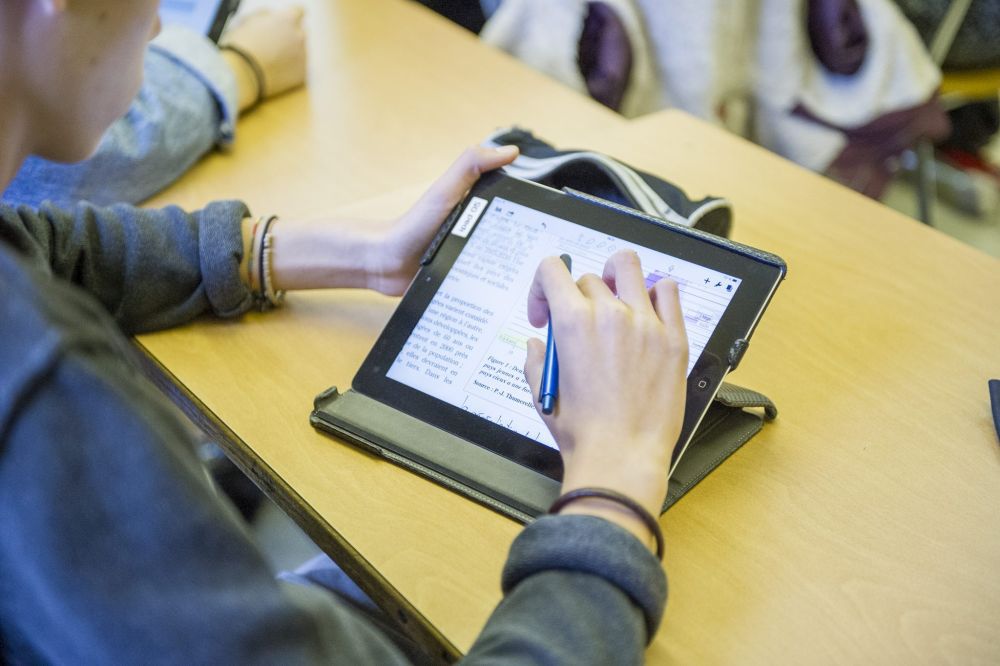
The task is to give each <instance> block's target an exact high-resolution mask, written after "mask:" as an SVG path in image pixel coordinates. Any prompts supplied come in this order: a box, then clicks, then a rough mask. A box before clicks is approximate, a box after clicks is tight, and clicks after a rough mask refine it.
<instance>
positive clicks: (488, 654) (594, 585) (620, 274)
mask: <svg viewBox="0 0 1000 666" xmlns="http://www.w3.org/2000/svg"><path fill="white" fill-rule="evenodd" d="M157 4H158V3H157V0H6V1H5V2H3V3H0V84H2V86H3V89H4V90H5V93H6V94H5V100H4V104H3V105H2V106H0V187H2V186H4V185H6V184H7V183H8V182H9V181H10V179H11V178H12V177H13V175H14V174H15V173H16V172H17V170H18V169H19V168H20V167H21V164H22V163H23V161H24V160H25V159H26V158H27V156H28V155H30V154H36V155H40V156H43V157H45V158H47V159H51V160H56V161H63V162H70V161H75V160H80V159H82V158H84V157H86V156H88V155H90V154H91V153H92V152H93V150H94V149H95V147H96V146H97V144H98V142H99V140H100V137H101V136H102V135H103V133H104V131H105V130H106V129H107V127H108V126H109V125H110V124H111V123H112V122H113V121H114V120H115V119H116V118H117V117H119V116H120V115H121V113H123V112H124V110H125V109H126V108H127V107H128V104H129V103H130V101H131V100H132V98H133V97H134V95H135V93H136V91H137V90H138V88H139V85H140V83H141V80H142V57H141V56H142V53H143V51H144V49H145V45H146V42H147V41H148V40H149V39H150V38H151V37H152V36H153V35H155V33H156V32H157V30H158V27H159V26H158V19H157ZM516 154H517V151H516V149H513V148H510V147H506V148H497V149H493V148H474V149H470V150H468V151H467V152H466V153H464V154H463V156H462V157H461V158H459V160H458V161H457V162H456V163H455V164H454V165H453V166H452V168H451V169H449V170H448V171H447V172H446V173H445V174H444V176H443V177H442V178H441V179H440V180H438V181H437V182H436V183H435V184H434V185H433V186H432V187H431V188H430V189H429V190H428V192H427V193H426V194H425V195H424V196H423V197H422V198H421V199H420V200H419V201H418V202H417V203H416V204H415V205H414V207H413V208H412V209H411V210H410V211H409V212H408V213H406V214H404V215H403V216H402V217H401V218H399V219H398V220H395V221H393V222H391V223H388V224H386V225H385V226H383V227H378V228H376V227H365V228H358V227H357V225H356V223H353V222H351V221H337V220H329V219H327V220H315V221H311V222H303V221H296V220H291V219H276V218H275V217H274V216H271V215H267V216H261V217H258V218H256V220H255V219H254V217H252V216H251V215H250V212H249V211H248V210H247V208H246V207H245V206H244V205H243V204H242V203H240V202H236V201H224V202H216V203H213V204H210V205H209V206H207V207H206V208H205V209H203V210H201V211H198V212H195V213H185V212H183V211H181V210H180V209H178V208H175V207H172V208H166V209H163V210H142V209H137V208H133V207H131V206H127V205H117V206H113V207H110V208H99V207H95V206H93V205H91V204H79V205H77V206H75V207H74V208H73V209H70V210H63V209H60V208H57V207H54V206H52V205H45V206H42V207H41V208H38V209H33V208H31V207H28V206H19V207H16V208H13V207H9V206H0V339H2V340H3V341H4V343H3V345H0V534H2V535H3V538H2V539H0V581H3V594H2V595H0V660H2V661H4V662H5V663H39V662H44V663H150V662H163V663H240V664H244V663H245V664H251V663H280V664H294V663H318V662H323V663H345V664H359V663H369V664H380V665H381V664H394V663H405V662H406V661H407V656H406V654H404V652H403V651H401V650H400V649H399V647H397V643H396V642H394V641H393V639H392V636H391V635H390V634H389V633H387V632H386V631H385V630H384V627H380V626H379V624H378V622H377V621H373V619H372V618H371V617H370V616H368V615H366V614H364V613H362V612H361V611H359V610H358V609H357V608H356V606H354V605H352V602H351V601H350V600H348V599H346V598H344V597H341V596H338V595H336V594H335V593H334V592H332V591H330V590H327V589H322V588H320V587H317V586H316V585H298V584H292V583H288V582H280V581H276V580H275V579H274V578H272V577H271V575H270V574H269V572H268V569H267V565H266V563H265V561H264V559H263V557H262V556H261V554H260V553H259V552H258V550H257V549H256V548H255V546H254V544H253V543H252V541H251V539H250V537H249V536H248V534H247V532H246V528H245V526H244V524H243V523H242V522H241V521H239V520H238V518H237V517H236V515H235V513H234V512H233V510H232V508H231V507H230V506H228V505H227V504H225V502H224V501H223V500H222V499H220V497H219V496H218V495H217V494H216V493H215V492H214V491H213V488H212V487H211V485H210V483H209V481H208V479H207V478H206V475H205V474H204V473H203V472H202V469H201V467H200V466H199V464H198V460H197V457H196V455H195V454H194V452H193V448H194V446H195V440H194V437H193V436H192V433H191V429H190V426H189V424H187V423H186V422H184V421H183V420H182V419H181V418H180V417H179V415H178V414H177V413H176V411H175V410H174V409H173V408H172V407H171V405H169V404H168V403H166V402H165V399H164V397H163V396H162V395H161V394H160V393H159V392H158V391H157V390H156V389H155V388H154V387H153V386H152V385H151V384H149V383H148V382H147V381H145V380H144V379H143V378H142V376H141V374H140V373H139V372H138V371H137V370H136V368H135V367H134V366H133V365H132V364H131V363H130V362H129V356H130V353H129V346H128V341H127V339H126V338H125V336H124V334H129V333H136V332H139V331H150V330H155V329H160V328H164V327H168V326H173V325H177V324H181V323H184V322H186V321H189V320H190V319H192V318H193V317H196V316H199V315H201V314H202V313H214V314H215V315H217V316H221V317H237V316H239V315H240V314H241V313H243V312H245V311H246V310H248V309H249V308H250V307H252V306H254V305H258V306H260V307H261V308H265V309H266V308H268V307H273V306H275V305H277V304H278V303H279V302H280V292H281V291H282V290H285V289H288V290H293V289H311V288H334V287H368V288H371V289H375V290H378V291H380V292H383V293H386V294H395V295H398V294H401V293H402V292H403V291H404V290H405V289H406V287H407V285H408V284H409V281H410V280H411V279H412V277H413V275H414V273H415V272H416V270H417V267H418V263H419V257H420V254H421V252H422V250H423V248H424V247H425V246H426V244H427V243H428V242H429V240H430V239H431V237H432V236H433V234H434V233H435V231H436V230H437V229H438V227H439V225H440V224H441V222H442V220H444V218H445V216H446V215H447V214H448V212H449V211H450V210H451V209H452V208H453V206H454V205H456V203H457V202H458V201H460V200H461V198H462V197H463V195H464V193H465V192H466V191H467V190H468V189H469V188H470V187H471V186H472V185H473V184H474V183H475V181H476V179H477V178H478V176H479V174H480V173H482V172H484V171H488V170H491V169H495V168H498V167H500V166H503V165H504V164H507V163H509V162H510V161H511V160H513V159H514V157H515V156H516ZM528 312H529V317H530V319H531V320H532V322H534V323H536V324H538V323H541V322H542V321H544V320H545V319H548V318H551V321H552V325H553V328H554V331H555V335H556V336H557V337H558V339H559V353H560V357H561V359H560V360H561V361H562V373H561V376H560V384H561V385H560V391H561V395H560V402H559V405H558V407H557V410H556V412H555V413H553V414H552V415H550V416H544V417H543V418H544V419H545V421H546V423H547V425H548V427H549V428H550V430H551V431H552V432H553V434H554V436H555V438H556V441H557V442H558V443H559V446H560V451H561V453H562V456H563V460H564V469H565V473H564V480H563V490H564V491H567V492H568V491H574V490H577V491H586V490H587V489H588V488H593V487H595V486H596V487H602V488H605V489H607V490H608V491H610V493H611V494H610V495H609V496H610V497H611V499H602V498H596V497H593V496H592V495H591V496H585V497H583V498H582V499H580V500H579V501H575V502H573V503H571V504H569V505H566V506H565V508H563V509H562V510H560V511H558V512H557V513H558V515H548V516H545V517H542V518H540V519H538V520H537V521H535V522H534V523H532V524H530V525H529V526H527V527H526V528H525V529H524V530H523V531H522V532H521V534H520V535H519V536H518V537H517V539H516V540H515V541H514V543H513V545H512V547H511V551H510V553H509V556H508V560H507V563H506V566H505V568H504V572H503V578H502V587H503V591H504V598H503V600H502V602H501V603H500V605H499V606H498V607H497V609H496V610H495V611H494V613H493V614H492V616H491V617H490V619H489V621H488V622H487V624H486V626H485V627H484V628H483V631H482V633H481V634H480V636H479V637H478V639H477V640H476V641H475V643H474V645H473V646H472V648H471V650H470V652H469V654H468V655H467V662H468V663H477V662H478V663H513V662H519V663H529V662H530V663H573V664H585V663H595V664H607V663H617V664H630V663H639V662H641V660H642V651H643V647H644V646H645V645H646V644H648V642H649V641H651V640H652V638H653V637H654V635H655V633H656V631H657V628H658V626H659V623H660V620H661V618H662V614H663V609H664V604H665V602H666V591H667V590H666V577H665V575H664V572H663V568H662V566H661V563H660V561H659V560H658V559H657V557H654V555H653V553H652V552H651V549H652V546H653V544H654V542H656V541H657V539H656V537H657V536H659V527H658V524H657V523H656V521H655V520H654V519H653V516H656V515H657V514H658V512H659V508H660V506H661V503H662V501H663V498H664V496H665V494H666V485H667V474H666V472H667V468H668V464H669V461H670V459H671V454H672V449H673V447H674V444H675V443H676V440H677V438H678V434H679V432H680V428H681V420H682V416H683V410H684V397H685V396H684V386H685V382H684V379H685V371H686V367H687V341H686V336H685V330H684V324H683V319H682V315H681V310H680V304H679V301H678V294H677V285H676V284H675V283H673V282H671V281H669V280H661V281H659V282H657V283H656V285H655V286H654V287H653V288H652V289H651V290H647V289H646V287H645V282H644V279H643V273H642V269H641V266H640V265H639V261H638V257H637V256H636V255H635V254H634V253H628V252H625V253H619V254H616V255H614V256H613V257H612V258H611V259H610V260H609V261H608V262H607V265H606V266H605V269H604V274H603V276H597V275H586V276H584V277H582V278H581V279H580V280H579V281H577V282H574V281H573V279H572V277H571V276H570V274H569V272H568V271H567V270H566V269H565V267H564V266H563V264H562V262H561V261H559V260H558V259H557V258H555V257H550V258H549V259H546V260H545V261H543V262H542V263H541V264H540V266H539V267H538V271H537V274H536V277H535V280H534V283H533V285H532V287H531V291H530V294H529V295H528ZM543 348H544V346H543V345H542V343H541V341H539V340H535V341H532V342H531V343H530V344H529V348H528V356H527V362H526V367H525V373H526V376H527V378H528V381H529V384H530V385H531V386H532V388H533V390H534V391H535V393H536V395H537V392H538V385H539V375H540V366H541V363H542V358H543V354H544V352H543ZM595 376H597V377H601V382H600V389H599V390H595V384H594V382H593V381H592V380H593V377H595ZM649 395H656V396H658V397H659V400H658V401H657V405H656V406H655V408H654V409H650V408H649V407H648V396H649ZM658 548H659V545H658ZM312 582H319V581H318V580H314V581H312Z"/></svg>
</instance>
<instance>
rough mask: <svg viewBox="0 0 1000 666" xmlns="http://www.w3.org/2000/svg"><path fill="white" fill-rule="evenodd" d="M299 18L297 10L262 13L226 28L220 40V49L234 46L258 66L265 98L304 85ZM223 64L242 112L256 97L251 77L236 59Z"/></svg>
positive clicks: (302, 35)
mask: <svg viewBox="0 0 1000 666" xmlns="http://www.w3.org/2000/svg"><path fill="white" fill-rule="evenodd" d="M302 15H303V12H302V8H301V7H298V6H293V7H287V8H283V9H277V10H270V9H262V10H259V11H256V12H253V13H251V14H247V15H246V16H244V17H243V18H242V19H240V20H239V21H238V22H237V23H236V24H235V25H233V26H232V27H230V28H228V29H227V30H226V32H225V33H224V34H223V36H222V39H221V40H220V45H222V46H225V45H232V46H235V47H236V48H238V49H240V50H241V51H245V52H246V53H247V54H248V55H249V56H250V57H252V58H253V59H254V60H255V61H256V62H257V64H258V65H260V68H261V70H262V71H263V74H264V96H265V98H267V97H273V96H275V95H280V94H281V93H283V92H286V91H288V90H291V89H293V88H297V87H299V86H300V85H302V84H303V83H304V82H305V79H306V34H305V31H304V30H303V28H302ZM223 54H224V55H226V52H225V51H224V52H223ZM229 55H232V54H229ZM227 61H228V62H229V63H230V66H231V67H233V69H234V72H235V73H236V79H237V85H238V86H239V89H240V109H244V108H246V107H247V106H249V105H250V104H252V103H253V101H254V99H255V97H256V94H257V88H256V83H255V82H254V73H253V71H252V70H250V69H249V66H248V65H247V64H246V63H245V62H243V61H242V59H240V58H239V56H235V57H231V58H230V57H227ZM244 102H245V103H244Z"/></svg>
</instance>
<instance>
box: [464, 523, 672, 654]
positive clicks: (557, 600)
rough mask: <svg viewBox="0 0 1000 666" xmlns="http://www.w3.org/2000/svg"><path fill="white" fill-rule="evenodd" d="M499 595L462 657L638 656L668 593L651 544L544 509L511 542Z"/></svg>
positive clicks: (615, 529)
mask: <svg viewBox="0 0 1000 666" xmlns="http://www.w3.org/2000/svg"><path fill="white" fill-rule="evenodd" d="M503 588H504V594H505V596H504V599H503V601H502V602H501V603H500V605H499V606H498V607H497V609H496V610H495V611H494V612H493V615H492V617H491V618H490V620H489V622H488V623H487V624H486V628H485V629H484V630H483V633H482V634H481V635H480V636H479V638H478V639H477V640H476V643H475V644H474V645H473V646H472V649H471V650H470V651H469V654H468V656H467V658H466V663H470V664H474V663H479V662H491V663H494V662H495V663H504V664H518V663H526V664H527V663H531V664H536V663H546V664H630V663H635V664H638V663H641V662H642V655H643V648H644V646H645V645H646V644H648V642H649V641H650V640H651V639H652V637H653V635H654V634H655V632H656V628H657V627H658V626H659V623H660V619H661V618H662V616H663V609H664V606H665V605H666V599H667V584H666V576H664V574H663V567H662V566H661V564H660V562H659V561H657V559H656V558H655V557H654V556H653V555H652V554H651V553H650V552H649V549H648V548H647V547H646V546H645V545H644V544H642V543H641V542H640V541H639V540H638V539H636V538H635V537H634V536H632V535H631V534H629V533H628V532H626V531H625V530H624V529H622V528H620V527H618V526H617V525H614V524H612V523H610V522H608V521H605V520H603V519H601V518H596V517H593V516H580V515H567V516H545V517H543V518H540V519H539V520H537V521H535V522H534V523H532V524H531V525H529V526H528V527H527V528H525V530H524V531H523V532H522V533H521V534H520V535H519V536H518V538H517V539H516V540H515V541H514V544H513V546H511V550H510V556H509V558H508V560H507V564H506V566H505V567H504V572H503Z"/></svg>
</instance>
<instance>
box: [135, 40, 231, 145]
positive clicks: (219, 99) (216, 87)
mask: <svg viewBox="0 0 1000 666" xmlns="http://www.w3.org/2000/svg"><path fill="white" fill-rule="evenodd" d="M149 48H150V50H152V51H155V52H157V53H159V54H162V55H163V56H165V57H167V58H169V59H170V60H172V61H174V62H175V63H177V64H178V65H180V66H181V67H183V68H184V69H186V70H187V71H188V72H190V73H191V75H192V76H194V77H196V78H197V79H198V80H199V81H201V82H202V83H203V84H204V85H205V87H206V88H208V91H209V92H210V93H211V95H212V97H213V98H214V99H215V102H216V104H217V105H218V107H219V115H220V120H219V128H218V134H217V143H218V144H219V145H220V146H222V147H226V146H229V145H230V144H231V143H232V142H233V140H234V139H235V138H236V118H237V117H238V116H239V96H238V92H239V91H238V90H237V88H236V77H235V76H234V75H233V72H232V70H230V69H229V65H227V64H226V61H225V60H224V59H223V58H222V54H221V53H219V48H218V47H217V46H216V45H215V44H214V43H213V42H212V40H210V39H209V38H208V37H205V36H204V35H200V34H198V33H196V32H194V31H193V30H189V29H187V28H182V27H180V26H164V28H163V31H162V32H161V33H160V34H159V35H158V36H157V37H156V39H154V40H153V41H152V42H151V43H150V45H149Z"/></svg>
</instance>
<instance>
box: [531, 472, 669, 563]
mask: <svg viewBox="0 0 1000 666" xmlns="http://www.w3.org/2000/svg"><path fill="white" fill-rule="evenodd" d="M592 497H596V498H598V499H603V500H609V501H611V502H615V503H617V504H621V505H622V506H624V507H625V508H626V509H628V510H629V511H631V512H632V513H634V514H635V515H636V516H638V518H639V520H641V521H642V523H643V525H645V526H646V528H647V529H648V530H649V531H650V532H652V533H653V538H654V539H655V540H656V557H657V559H659V560H662V559H663V531H662V530H661V529H660V523H658V522H657V521H656V518H654V517H653V516H652V515H651V514H650V513H649V511H646V509H644V508H643V507H642V505H641V504H639V503H638V502H636V501H635V500H634V499H632V498H631V497H629V496H628V495H623V494H622V493H620V492H618V491H616V490H611V489H609V488H577V489H576V490H571V491H569V492H568V493H565V494H563V495H560V496H559V497H557V498H556V501H555V502H553V503H552V506H550V507H549V513H550V514H556V513H559V511H560V510H561V509H562V508H563V507H565V506H566V505H567V504H569V503H571V502H575V501H577V500H582V499H587V498H592Z"/></svg>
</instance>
